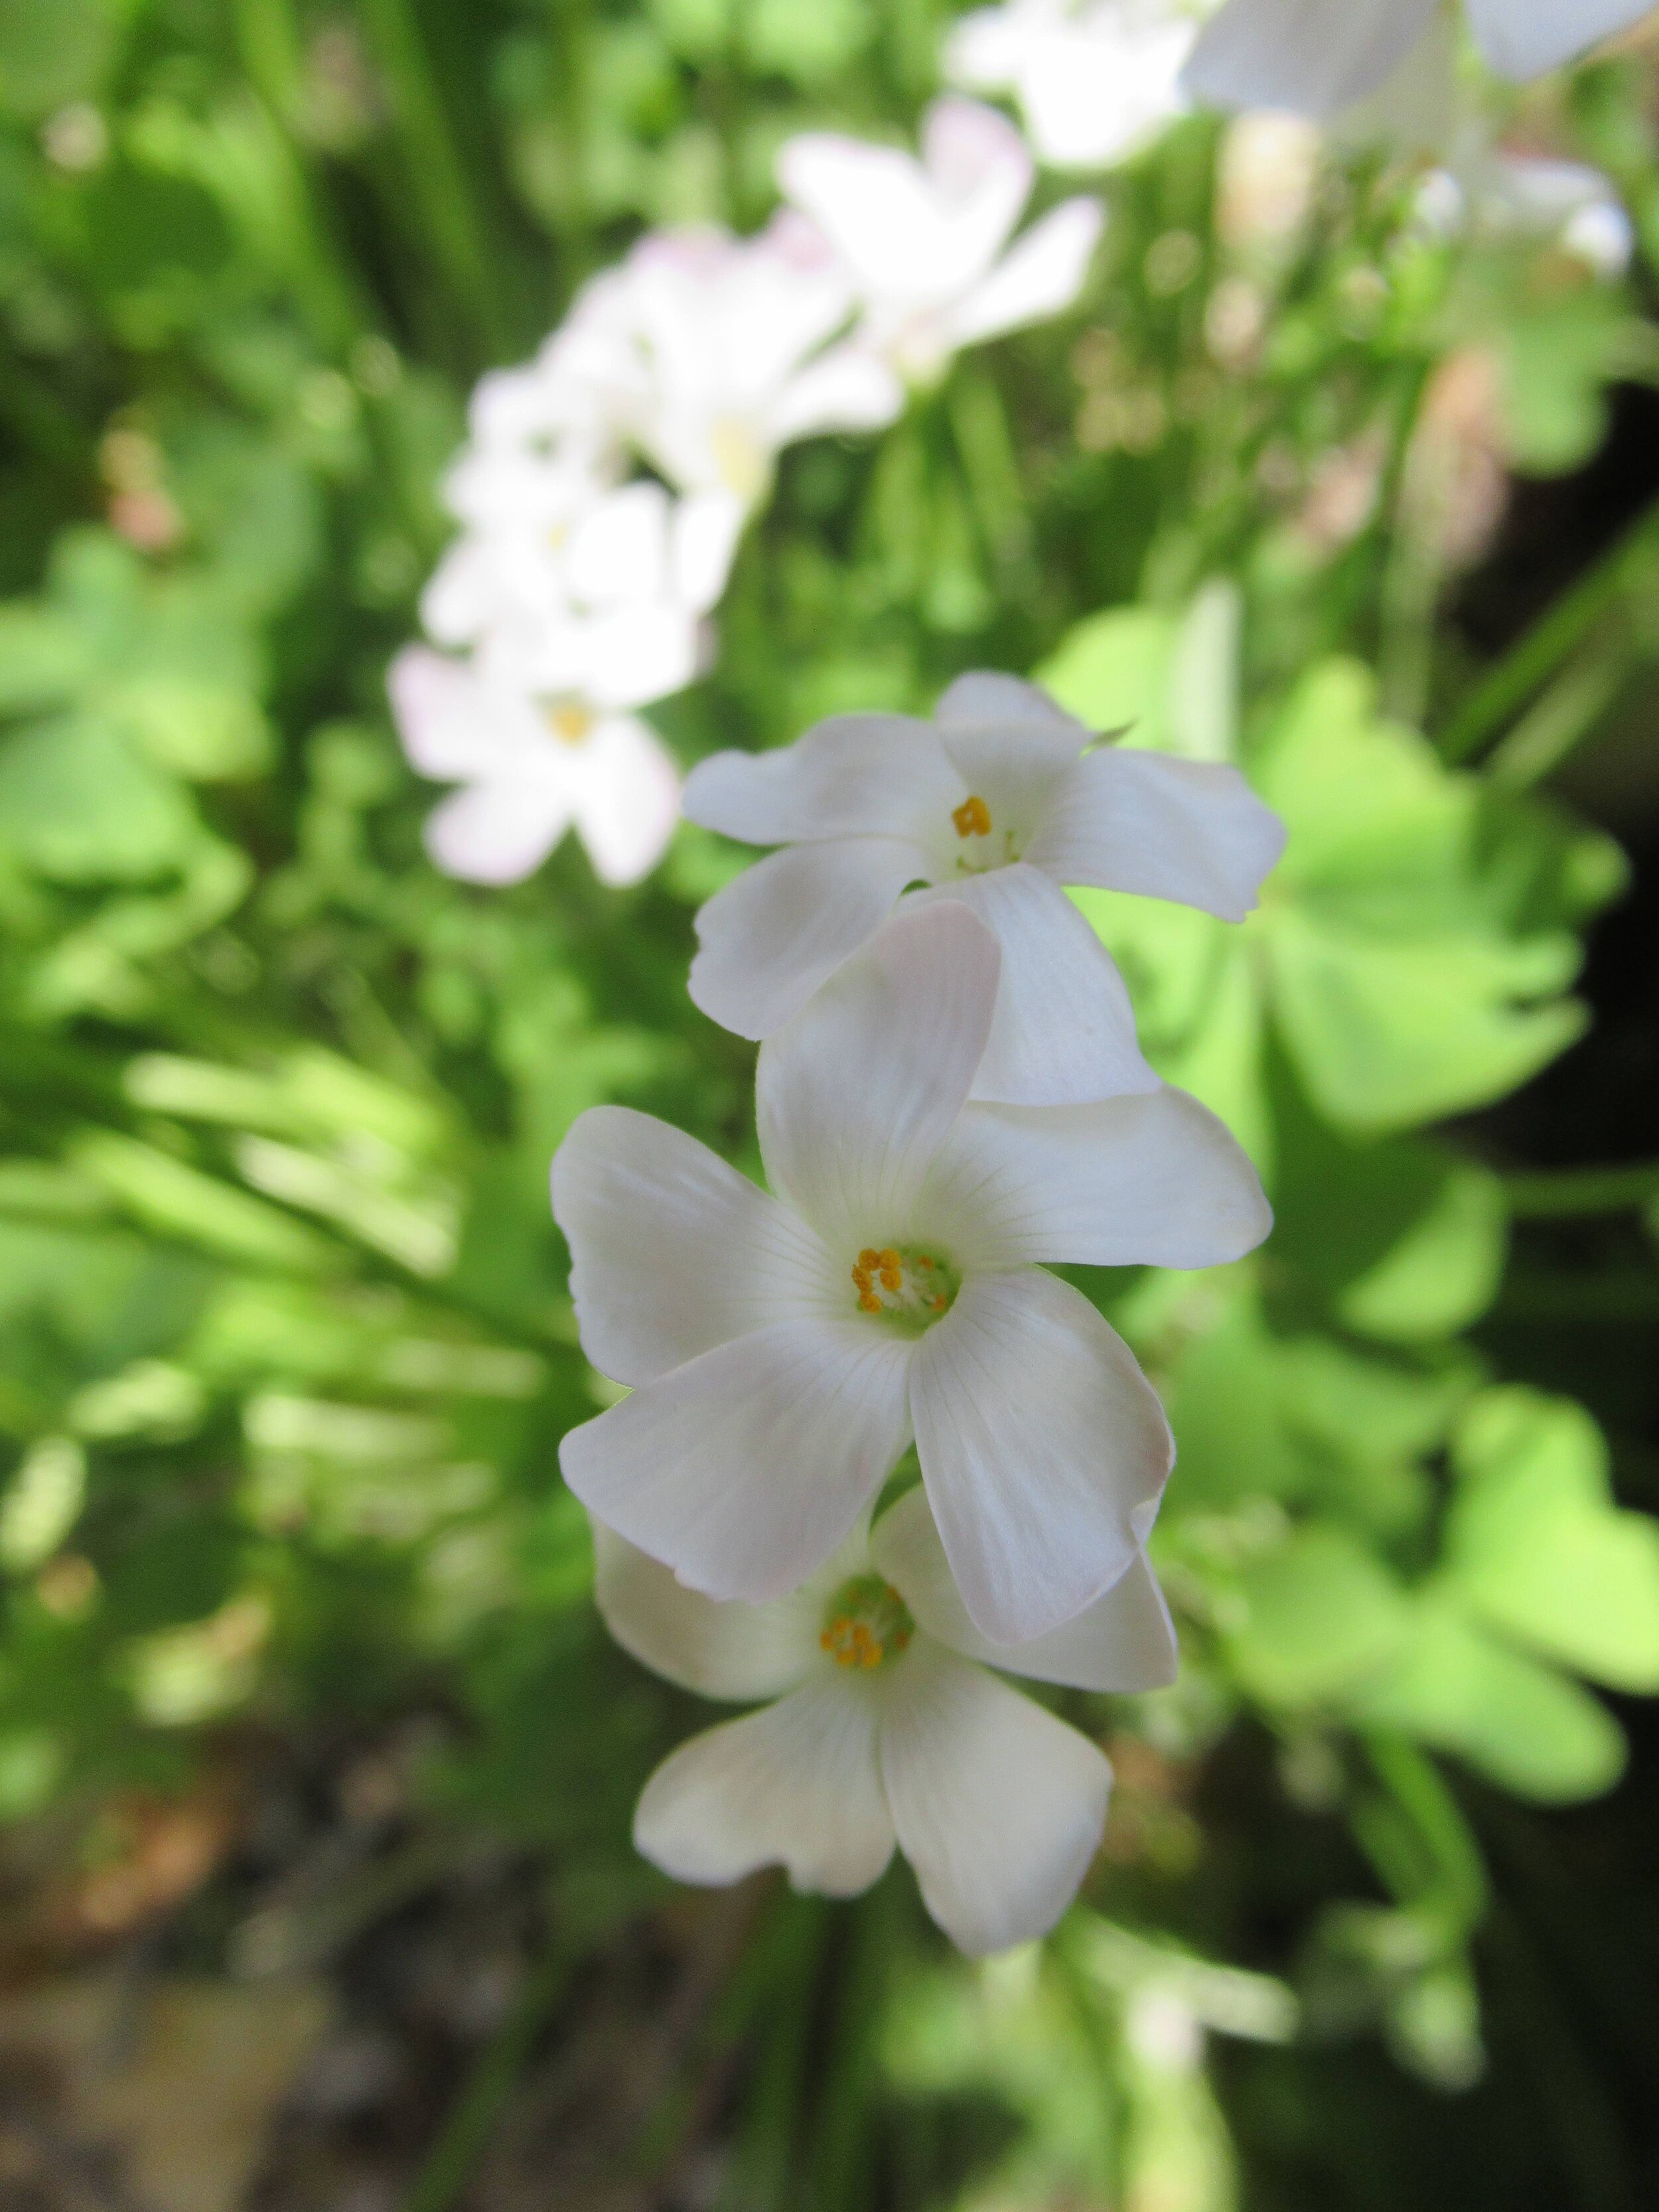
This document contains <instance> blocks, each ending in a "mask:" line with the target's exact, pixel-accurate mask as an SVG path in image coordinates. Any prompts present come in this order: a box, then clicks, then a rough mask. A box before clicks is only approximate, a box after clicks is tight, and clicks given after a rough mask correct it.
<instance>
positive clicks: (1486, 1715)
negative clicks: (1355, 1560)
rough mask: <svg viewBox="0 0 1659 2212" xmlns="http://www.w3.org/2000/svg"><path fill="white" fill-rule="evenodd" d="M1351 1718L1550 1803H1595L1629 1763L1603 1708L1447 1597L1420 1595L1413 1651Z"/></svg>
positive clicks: (1361, 1699) (1364, 1695)
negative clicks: (1498, 1638) (1406, 1737)
mask: <svg viewBox="0 0 1659 2212" xmlns="http://www.w3.org/2000/svg"><path fill="white" fill-rule="evenodd" d="M1354 1717H1355V1719H1356V1720H1357V1721H1358V1722H1359V1723H1361V1724H1362V1725H1363V1724H1366V1723H1369V1724H1370V1725H1371V1726H1374V1727H1378V1728H1388V1729H1398V1730H1399V1731H1400V1732H1401V1734H1403V1735H1411V1736H1415V1737H1416V1738H1418V1740H1419V1741H1421V1742H1424V1743H1427V1744H1431V1745H1433V1746H1434V1747H1436V1748H1437V1750H1441V1751H1449V1752H1455V1753H1458V1754H1459V1755H1460V1756H1461V1757H1462V1758H1464V1759H1468V1762H1469V1764H1470V1765H1472V1766H1474V1767H1476V1768H1478V1769H1479V1770H1480V1772H1481V1773H1483V1774H1485V1775H1486V1776H1487V1777H1489V1778H1490V1779H1491V1780H1492V1781H1494V1782H1496V1783H1498V1784H1500V1785H1501V1786H1502V1787H1503V1788H1504V1789H1505V1790H1513V1791H1515V1793H1516V1796H1522V1797H1531V1798H1535V1799H1537V1800H1538V1801H1539V1802H1541V1803H1544V1804H1571V1803H1573V1802H1577V1800H1579V1799H1581V1798H1584V1797H1595V1796H1599V1795H1600V1794H1601V1791H1603V1790H1608V1789H1611V1788H1612V1786H1613V1784H1614V1783H1615V1782H1616V1781H1617V1780H1618V1778H1619V1776H1620V1772H1621V1771H1622V1770H1623V1767H1624V1763H1625V1739H1624V1735H1623V1734H1622V1732H1621V1730H1620V1727H1619V1724H1618V1723H1617V1722H1616V1721H1615V1720H1614V1719H1613V1716H1612V1715H1611V1714H1610V1713H1609V1712H1608V1711H1607V1709H1606V1707H1605V1706H1604V1705H1601V1704H1600V1702H1599V1701H1598V1700H1597V1699H1595V1698H1593V1697H1591V1696H1590V1694H1589V1692H1588V1691H1585V1690H1582V1689H1580V1688H1579V1686H1578V1685H1577V1683H1576V1682H1572V1681H1569V1680H1567V1678H1566V1677H1565V1675H1563V1674H1557V1673H1556V1671H1555V1669H1554V1668H1552V1667H1546V1666H1543V1665H1541V1663H1540V1662H1538V1661H1537V1660H1535V1659H1529V1658H1528V1657H1526V1656H1524V1654H1522V1653H1521V1652H1519V1651H1516V1650H1511V1649H1510V1647H1508V1646H1507V1645H1505V1644H1500V1643H1498V1642H1497V1641H1495V1640H1494V1639H1493V1638H1492V1637H1489V1636H1488V1635H1486V1633H1485V1632H1484V1631H1483V1630H1482V1629H1481V1628H1480V1627H1479V1626H1477V1625H1476V1624H1475V1623H1474V1621H1472V1620H1470V1619H1469V1618H1468V1614H1467V1613H1465V1612H1464V1611H1463V1609H1462V1605H1461V1603H1460V1602H1459V1601H1458V1600H1457V1598H1456V1597H1455V1595H1451V1594H1449V1593H1444V1592H1433V1593H1428V1594H1425V1595H1424V1596H1423V1598H1422V1599H1421V1600H1420V1601H1419V1605H1418V1607H1417V1609H1416V1612H1415V1614H1414V1616H1413V1620H1412V1622H1411V1626H1410V1633H1409V1640H1408V1642H1407V1644H1406V1646H1405V1648H1404V1649H1403V1650H1402V1651H1401V1653H1400V1655H1399V1656H1398V1658H1397V1659H1396V1661H1395V1664H1394V1665H1393V1667H1392V1668H1389V1671H1388V1672H1387V1674H1385V1675H1383V1677H1382V1678H1381V1679H1380V1680H1376V1681H1373V1682H1372V1683H1371V1684H1370V1685H1369V1686H1367V1687H1366V1688H1365V1689H1364V1691H1363V1692H1361V1693H1360V1695H1359V1696H1358V1698H1357V1699H1356V1700H1355V1705H1354Z"/></svg>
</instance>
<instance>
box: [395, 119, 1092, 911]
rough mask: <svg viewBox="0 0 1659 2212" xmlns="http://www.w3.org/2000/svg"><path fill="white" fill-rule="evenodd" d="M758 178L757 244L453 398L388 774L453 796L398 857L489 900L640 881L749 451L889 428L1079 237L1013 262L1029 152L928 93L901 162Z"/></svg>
mask: <svg viewBox="0 0 1659 2212" xmlns="http://www.w3.org/2000/svg"><path fill="white" fill-rule="evenodd" d="M778 173H779V179H780V182H781V186H782V189H783V191H784V195H785V197H786V200H787V202H788V203H789V204H787V206H786V207H785V208H784V209H783V210H781V212H780V213H779V214H778V215H777V216H775V217H774V219H773V221H772V222H770V223H769V226H768V227H767V228H766V229H765V230H763V231H762V232H761V233H760V234H758V235H757V236H756V237H752V238H737V237H734V236H732V234H730V233H729V232H726V231H724V230H720V229H717V228H712V227H709V228H687V229H682V230H675V231H665V232H661V233H656V234H651V235H648V236H647V237H645V238H643V239H641V240H640V241H639V243H638V244H637V245H636V246H635V247H634V249H633V250H632V252H630V253H629V255H628V256H627V257H626V258H625V259H624V260H623V261H622V262H621V263H620V264H618V265H617V266H616V267H614V268H611V269H607V270H604V271H603V272H602V273H601V274H600V275H599V276H596V277H594V278H593V279H592V281H591V282H590V283H588V284H587V285H586V286H585V287H584V289H582V290H581V291H580V293H579V294H578V295H577V297H576V299H575V301H574V302H573V304H572V306H571V308H570V312H569V313H568V315H567V317H566V319H565V320H564V321H563V323H562V325H560V326H559V328H558V329H557V330H556V331H554V332H553V334H552V335H551V337H549V338H548V340H547V341H546V343H544V346H543V347H542V349H541V351H540V352H539V354H538V356H537V357H536V358H535V360H534V361H532V362H529V363H528V364H527V365H526V366H524V367H522V368H513V369H506V370H500V371H497V372H495V373H493V374H490V375H489V376H486V377H485V378H484V379H483V382H482V383H481V384H480V385H479V386H478V388H477V392H475V393H474V395H473V400H472V406H471V424H470V431H471V435H470V437H469V441H468V443H467V446H466V448H465V452H464V453H463V454H462V455H461V457H460V459H459V461H458V462H457V464H456V465H455V466H454V468H453V470H452V471H451V473H450V476H449V477H448V480H447V485H446V494H447V501H448V504H449V507H450V509H451V511H452V513H453V514H454V516H455V518H456V520H457V521H458V523H459V525H460V531H459V536H458V537H457V538H456V540H455V542H454V543H453V545H452V546H451V547H450V549H449V550H448V552H447V554H446V556H445V557H444V559H443V561H442V562H441V564H440V566H439V568H438V569H437V572H436V574H435V575H434V576H433V578H432V580H431V581H430V583H429V584H428V587H427V590H426V592H425V594H424V597H423V599H422V622H423V623H424V626H425V629H426V632H427V635H428V639H429V641H430V643H429V644H427V645H416V646H411V647H409V648H408V649H407V650H406V651H404V653H401V654H400V655H399V656H398V659H397V660H396V661H395V662H394V664H393V666H392V674H391V679H390V689H391V695H392V709H393V713H394V715H395V718H396V720H397V723H398V730H399V732H400V734H401V736H402V738H403V741H404V748H405V750H407V752H408V754H409V757H410V761H411V763H413V765H414V766H415V767H416V768H417V769H419V770H420V771H421V772H422V774H423V775H429V776H432V777H434V778H436V779H439V780H441V781H446V782H451V783H453V784H456V785H457V786H459V789H458V790H457V791H456V792H455V793H453V794H452V795H451V797H450V798H449V799H447V800H446V801H445V802H444V803H443V804H442V805H441V806H440V807H439V808H438V809H437V811H436V812H435V814H434V815H433V816H432V817H431V820H430V822H429V823H428V832H427V836H428V848H429V849H430V851H431V854H432V856H433V858H434V860H435V861H436V863H437V865H438V866H440V867H441V868H443V869H445V870H446V871H447V872H449V873H450V874H452V875H455V876H459V877H462V878H468V879H470V880H472V881H475V882H479V883H489V884H502V883H510V882H514V881H516V880H517V879H519V878H521V877H523V876H525V875H526V874H528V873H529V872H531V870H532V869H533V868H535V867H536V866H538V865H539V863H540V862H541V861H542V860H544V858H545V857H546V855H547V854H549V853H550V851H551V850H552V849H553V848H554V846H555V845H556V844H557V842H559V840H560V838H561V837H562V836H563V834H564V832H565V830H566V829H568V828H569V827H572V826H574V828H575V829H576V831H577V833H578V835H579V836H580V838H581V840H582V842H583V843H584V845H585V846H586V849H587V853H588V856H589V858H590V860H592V865H593V867H594V870H595V872H596V873H597V874H598V875H599V877H600V878H602V879H603V880H604V881H605V882H606V883H611V884H629V883H633V882H635V881H636V880H637V879H638V878H640V877H641V876H642V875H644V874H645V873H646V872H647V870H648V869H649V868H650V867H652V866H653V865H654V863H655V862H656V860H658V858H659V855H660V854H661V852H662V849H663V847H664V845H665V842H666V841H667V838H668V836H669V834H670V832H671V829H672V827H673V824H674V821H675V819H676V815H677V811H678V782H679V780H678V773H677V771H676V769H675V767H674V764H673V763H672V761H671V757H670V756H669V754H668V753H667V751H666V750H665V748H664V746H663V744H662V743H661V740H660V739H659V738H658V737H657V736H656V735H655V733H654V732H653V731H652V729H651V728H650V726H648V724H647V723H646V722H645V721H644V720H641V715H640V713H639V709H640V708H642V707H645V706H647V705H648V704H650V703H651V702H653V701H655V700H659V699H662V698H665V697H667V696H669V695H670V694H671V693H672V692H675V691H678V690H680V689H681V688H682V687H683V686H684V684H687V683H689V682H690V680H691V678H693V677H694V676H696V674H697V673H698V672H699V671H700V670H701V669H702V667H703V666H704V665H706V662H707V659H708V650H709V640H708V616H709V613H710V611H711V610H712V609H713V608H714V606H715V605H716V604H717V603H718V601H719V599H720V595H721V593H722V592H723V591H724V589H725V586H726V578H727V574H728V572H729V570H730V568H731V564H732V556H733V554H734V552H735V550H736V547H737V544H738V539H739V538H740V536H741V534H742V532H743V530H744V526H745V525H746V523H747V522H748V520H749V519H750V516H751V515H752V514H753V513H755V512H756V510H757V508H758V507H760V506H761V505H762V503H763V501H764V500H765V499H766V497H767V495H768V492H769V489H770V486H771V483H772V477H773V472H774V469H775V464H776V460H777V456H778V454H779V453H781V450H782V449H783V448H784V447H787V446H788V445H790V444H792V443H793V442H794V441H796V440H798V439H801V438H805V437H808V436H811V435H816V434H819V433H823V432H828V431H854V430H866V429H874V428H879V427H881V426H882V425H884V424H885V423H888V422H891V421H893V420H894V419H895V417H896V416H897V415H898V414H899V413H900V412H901V410H902V408H903V405H904V402H905V392H906V388H907V386H913V385H919V384H927V383H929V382H931V381H933V380H935V379H936V378H938V377H939V375H940V374H942V373H943V371H944V369H945V367H946V366H947V365H948V364H949V362H950V361H951V357H952V356H954V355H955V354H956V353H957V351H959V350H960V349H962V348H963V347H964V346H967V345H969V344H973V343H977V342H978V341H980V340H982V339H985V338H989V337H995V336H997V335H998V334H1000V332H1002V331H1009V330H1012V329H1015V328H1017V327H1018V326H1019V325H1023V324H1026V323H1030V322H1033V321H1036V320H1037V319H1041V318H1042V317H1044V316H1048V315H1053V314H1056V313H1060V311H1061V310H1062V309H1064V308H1065V307H1067V306H1069V305H1070V303H1071V302H1072V301H1073V299H1074V298H1075V297H1076V295H1077V293H1078V291H1079V288H1080V287H1081V285H1082V283H1083V279H1084V276H1085V273H1086V270H1087V266H1088V262H1089V258H1090V256H1091V252H1093V249H1094V245H1095V241H1096V239H1097V236H1098V234H1099V229H1100V223H1101V210H1100V209H1099V206H1098V204H1097V203H1096V202H1094V201H1092V200H1090V199H1073V200H1070V201H1067V202H1066V203H1065V204H1063V205H1061V206H1060V207H1057V208H1054V210H1051V211H1050V212H1049V213H1048V215H1046V216H1042V218H1041V219H1040V220H1039V221H1037V222H1035V223H1033V224H1032V225H1031V226H1030V228H1029V229H1027V230H1026V231H1025V232H1024V234H1023V235H1022V236H1020V237H1019V238H1018V239H1014V237H1013V234H1014V231H1015V228H1016V227H1017V225H1018V222H1019V219H1020V216H1021V213H1022V211H1023V210H1024V206H1025V204H1026V202H1027V200H1028V199H1029V197H1030V192H1031V187H1032V184H1033V181H1034V170H1033V165H1032V161H1031V157H1030V153H1029V152H1028V151H1027V149H1026V147H1025V145H1024V141H1023V140H1022V139H1021V137H1020V136H1019V133H1018V131H1016V130H1015V129H1014V127H1013V125H1012V124H1010V123H1009V122H1008V121H1007V120H1006V118H1004V117H1002V116H1001V115H999V114H998V113H996V112H995V111H994V110H993V109H991V108H987V107H984V106H979V105H977V104H976V103H975V102H974V101H971V100H962V99H957V98H955V97H947V98H945V99H942V100H938V101H937V102H935V104H934V106H933V107H932V108H931V109H930V110H929V112H928V113H927V117H926V118H925V119H924V123H923V129H922V143H921V157H920V159H918V158H916V157H915V156H913V155H908V154H906V153H903V152H901V151H900V150H898V149H896V148H892V147H887V146H879V145H871V144H866V143H863V142H861V141H859V140H856V139H852V138H844V137H835V136H832V135H829V134H823V133H809V134H807V135H805V136H804V137H798V138H795V139H793V140H792V141H790V142H789V143H787V144H786V145H785V146H784V148H783V149H782V151H781V155H780V156H779V161H778ZM1011 240H1012V244H1011V243H1010V241H1011Z"/></svg>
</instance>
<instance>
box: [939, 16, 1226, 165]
mask: <svg viewBox="0 0 1659 2212" xmlns="http://www.w3.org/2000/svg"><path fill="white" fill-rule="evenodd" d="M1197 35H1198V17H1197V15H1196V14H1195V13H1194V9H1192V7H1190V6H1188V5H1187V4H1185V0H1006V5H1005V6H1003V7H1000V8H979V9H975V10H974V12H973V13H972V14H971V15H964V16H963V17H962V18H961V20H960V21H958V22H957V26H956V27H955V29H954V30H953V31H952V32H951V36H950V40H949V41H948V43H947V45H946V46H945V74H946V76H949V77H950V78H951V81H952V82H953V83H956V84H961V85H966V86H969V88H971V89H973V90H975V91H976V92H1012V94H1014V95H1015V97H1016V99H1017V100H1018V103H1019V111H1020V113H1021V114H1022V115H1023V116H1024V119H1025V128H1026V131H1027V132H1028V133H1029V135H1030V141H1031V143H1032V145H1033V146H1034V147H1035V148H1036V152H1037V157H1038V159H1039V160H1040V161H1046V162H1047V163H1048V165H1049V166H1050V167H1053V168H1057V169H1103V168H1107V167H1110V166H1111V164H1113V163H1114V162H1117V161H1127V159H1128V158H1129V156H1130V155H1133V154H1138V153H1139V151H1140V150H1141V149H1142V148H1143V147H1144V146H1146V145H1148V144H1150V143H1151V142H1152V139H1153V138H1155V137H1157V136H1158V132H1159V131H1162V130H1163V128H1164V125H1165V124H1167V123H1169V122H1170V121H1171V120H1172V119H1173V118H1175V117H1176V116H1177V115H1181V114H1183V113H1184V112H1185V111H1186V108H1187V106H1188V101H1187V97H1186V94H1185V93H1184V92H1183V91H1182V88H1181V82H1180V79H1181V72H1182V68H1183V67H1184V65H1185V64H1186V60H1187V57H1188V54H1189V53H1190V52H1192V47H1193V41H1194V39H1195V38H1196V37H1197Z"/></svg>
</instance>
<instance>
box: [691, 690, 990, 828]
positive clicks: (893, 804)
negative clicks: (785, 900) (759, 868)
mask: <svg viewBox="0 0 1659 2212" xmlns="http://www.w3.org/2000/svg"><path fill="white" fill-rule="evenodd" d="M967 795H968V793H967V787H966V786H965V785H964V784H963V781H962V779H961V777H960V776H959V775H957V771H956V770H955V769H954V768H952V766H951V761H950V757H949V755H948V754H947V753H946V752H945V748H944V746H943V745H942V744H940V742H939V732H938V731H937V730H935V729H934V727H933V724H932V723H931V722H919V721H915V720H912V719H911V717H910V716H908V714H832V715H831V716H830V717H829V720H828V721H824V722H820V723H818V724H817V726H816V727H815V728H813V729H811V730H809V731H808V732H806V735H805V737H804V738H799V739H798V740H797V741H796V743H795V744H793V745H785V746H783V747H782V748H781V750H778V751H776V752H769V753H739V752H726V753H715V754H714V757H712V758H711V759H709V760H706V761H700V762H699V763H698V764H697V766H696V768H694V769H692V771H691V773H690V775H689V776H688V777H687V778H686V783H685V811H686V815H687V817H688V818H689V819H690V820H691V821H693V822H699V823H702V826H703V828H704V829H718V830H719V831H720V833H721V835H722V836H726V837H736V838H738V839H740V840H741V842H743V843H744V844H745V845H787V844H793V843H794V842H797V841H800V842H811V841H813V840H815V839H818V838H824V837H907V838H912V839H919V840H925V839H926V838H927V836H931V835H933V833H934V830H935V825H937V824H948V823H949V821H950V818H951V811H952V809H953V808H955V807H957V806H960V805H961V804H962V802H963V799H965V798H966V797H967Z"/></svg>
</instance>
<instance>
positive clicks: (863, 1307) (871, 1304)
mask: <svg viewBox="0 0 1659 2212" xmlns="http://www.w3.org/2000/svg"><path fill="white" fill-rule="evenodd" d="M859 1311H860V1313H876V1314H878V1313H879V1312H880V1311H881V1300H880V1299H879V1298H878V1297H877V1296H876V1294H875V1292H874V1291H860V1292H859Z"/></svg>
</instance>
